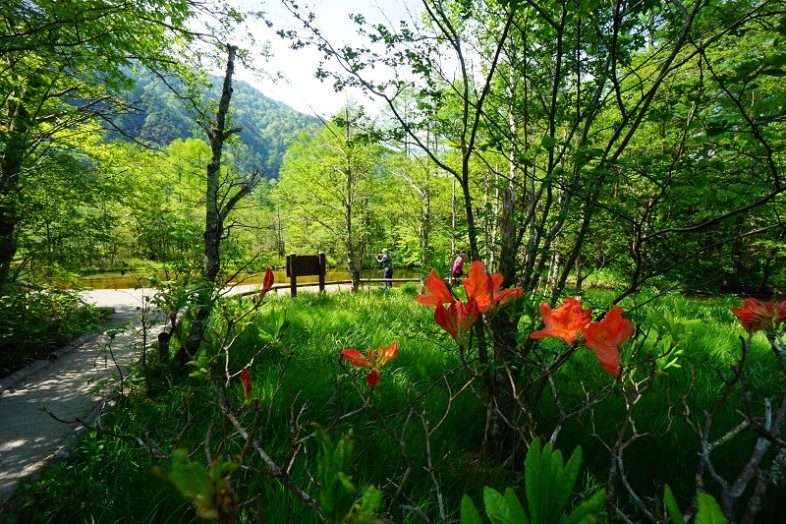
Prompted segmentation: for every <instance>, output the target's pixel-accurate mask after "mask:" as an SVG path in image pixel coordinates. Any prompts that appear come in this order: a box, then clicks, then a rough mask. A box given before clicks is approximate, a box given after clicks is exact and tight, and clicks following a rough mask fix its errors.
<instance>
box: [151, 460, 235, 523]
mask: <svg viewBox="0 0 786 524" xmlns="http://www.w3.org/2000/svg"><path fill="white" fill-rule="evenodd" d="M238 467H239V465H238V464H237V463H235V462H231V461H225V460H224V459H223V458H216V459H214V460H213V462H211V463H210V465H209V466H208V467H205V466H204V465H203V464H200V463H198V462H194V461H192V460H191V459H190V458H189V455H188V452H187V451H186V450H183V449H179V450H175V452H174V453H173V454H172V465H171V467H170V469H169V471H168V472H166V471H164V470H162V469H160V468H158V469H156V471H157V472H158V474H159V475H162V476H163V477H164V478H167V479H168V480H169V481H170V482H171V483H172V484H174V485H175V487H177V489H178V491H180V493H182V494H183V495H184V496H185V497H186V498H188V499H189V500H190V501H191V503H192V504H193V505H194V507H195V508H196V514H197V516H199V517H201V518H203V519H205V520H218V519H219V517H220V515H221V514H222V512H223V511H224V510H225V509H226V508H227V506H228V505H230V504H231V503H232V502H233V501H232V495H231V490H230V489H229V486H228V478H229V477H230V476H231V474H232V472H234V471H236V470H237V468H238Z"/></svg>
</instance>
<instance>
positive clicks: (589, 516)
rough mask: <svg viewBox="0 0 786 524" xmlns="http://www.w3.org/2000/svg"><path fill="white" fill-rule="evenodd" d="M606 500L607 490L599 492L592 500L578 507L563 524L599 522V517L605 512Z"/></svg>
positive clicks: (589, 499)
mask: <svg viewBox="0 0 786 524" xmlns="http://www.w3.org/2000/svg"><path fill="white" fill-rule="evenodd" d="M605 499H606V490H605V489H601V490H599V491H598V492H597V493H595V494H594V495H592V496H591V497H590V498H588V499H587V500H585V501H583V502H582V503H581V504H579V505H578V506H576V508H575V509H574V510H573V511H572V512H571V514H570V515H568V517H567V518H566V519H565V520H564V521H563V524H590V523H592V522H597V520H598V518H597V517H598V515H600V514H601V512H602V511H603V503H604V501H605Z"/></svg>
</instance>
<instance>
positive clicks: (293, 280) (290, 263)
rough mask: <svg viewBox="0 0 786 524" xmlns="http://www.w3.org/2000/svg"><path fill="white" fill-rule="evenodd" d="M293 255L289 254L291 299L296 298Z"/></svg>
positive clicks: (295, 274) (295, 273)
mask: <svg viewBox="0 0 786 524" xmlns="http://www.w3.org/2000/svg"><path fill="white" fill-rule="evenodd" d="M296 257H297V255H296V254H295V253H290V254H289V291H290V293H291V294H292V296H293V297H296V296H297V272H296V271H295V267H296V266H295V258H296Z"/></svg>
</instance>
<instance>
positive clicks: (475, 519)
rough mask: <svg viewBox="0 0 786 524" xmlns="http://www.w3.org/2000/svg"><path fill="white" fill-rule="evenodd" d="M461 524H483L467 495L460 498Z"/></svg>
mask: <svg viewBox="0 0 786 524" xmlns="http://www.w3.org/2000/svg"><path fill="white" fill-rule="evenodd" d="M461 524H483V519H481V518H480V513H478V508H477V507H476V506H475V503H474V502H472V499H471V498H469V497H468V496H467V495H464V496H463V497H461Z"/></svg>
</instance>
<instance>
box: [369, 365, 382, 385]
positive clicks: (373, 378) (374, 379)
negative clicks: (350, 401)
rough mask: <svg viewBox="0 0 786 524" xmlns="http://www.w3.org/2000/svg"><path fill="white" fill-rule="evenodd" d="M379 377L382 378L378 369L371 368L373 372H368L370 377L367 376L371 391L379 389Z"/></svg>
mask: <svg viewBox="0 0 786 524" xmlns="http://www.w3.org/2000/svg"><path fill="white" fill-rule="evenodd" d="M379 377H380V373H379V370H378V369H377V368H371V370H370V371H369V372H368V375H366V382H368V387H370V388H371V389H374V388H375V387H377V384H378V383H379Z"/></svg>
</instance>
